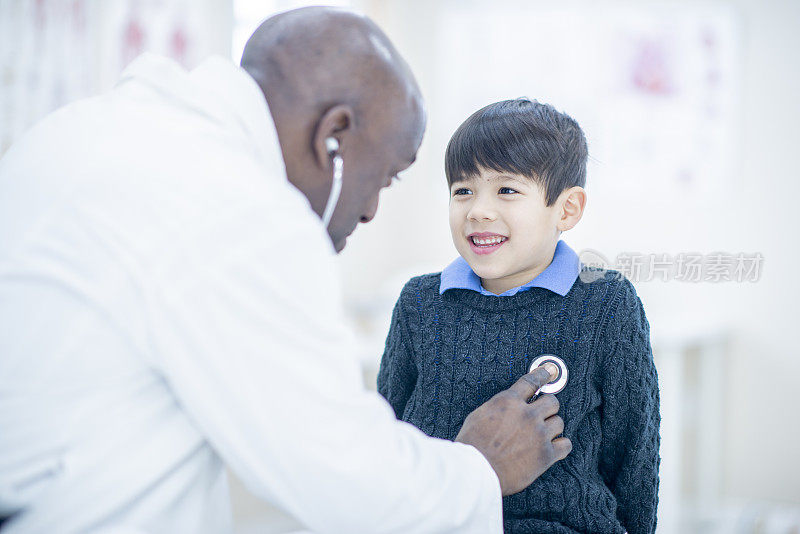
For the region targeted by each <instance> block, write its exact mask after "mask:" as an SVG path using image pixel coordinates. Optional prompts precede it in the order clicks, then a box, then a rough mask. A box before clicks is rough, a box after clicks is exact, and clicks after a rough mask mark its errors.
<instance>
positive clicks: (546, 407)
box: [529, 394, 561, 419]
mask: <svg viewBox="0 0 800 534" xmlns="http://www.w3.org/2000/svg"><path fill="white" fill-rule="evenodd" d="M560 407H561V403H559V402H558V399H557V398H556V396H555V395H552V394H547V395H542V396H541V397H539V398H537V399H536V400H535V401H533V402H532V403H531V404H530V406H529V413H530V414H531V416H533V417H535V418H541V419H547V418H548V417H551V416H553V415H556V414H557V413H558V410H559V408H560Z"/></svg>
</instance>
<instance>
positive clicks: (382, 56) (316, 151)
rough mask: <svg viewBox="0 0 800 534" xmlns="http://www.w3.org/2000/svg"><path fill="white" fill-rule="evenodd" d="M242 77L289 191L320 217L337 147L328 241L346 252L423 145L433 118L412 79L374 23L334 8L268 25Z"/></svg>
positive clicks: (253, 41)
mask: <svg viewBox="0 0 800 534" xmlns="http://www.w3.org/2000/svg"><path fill="white" fill-rule="evenodd" d="M242 67H243V68H244V69H245V70H246V71H247V72H248V73H249V74H250V75H251V76H252V77H253V79H255V81H256V82H257V83H258V85H259V87H260V88H261V90H262V92H263V93H264V96H265V98H266V100H267V104H268V106H269V109H270V112H271V114H272V118H273V120H274V122H275V127H276V130H277V132H278V138H279V141H280V145H281V151H282V153H283V158H284V163H285V165H286V173H287V176H288V178H289V181H290V182H292V184H294V185H295V186H296V187H297V188H298V189H300V190H301V191H302V192H303V193H304V194H305V195H306V197H308V199H309V201H310V203H311V207H312V208H313V209H314V211H316V212H317V213H318V214H322V212H323V210H324V209H325V204H326V201H327V199H328V195H329V193H330V191H331V182H332V172H333V163H332V158H331V155H330V154H329V152H328V149H327V148H326V145H325V140H326V139H327V138H329V137H333V138H335V139H336V140H337V142H338V145H339V149H338V154H339V155H340V156H341V157H342V159H343V163H344V165H343V186H342V193H341V198H340V200H339V202H338V204H337V206H336V209H335V211H334V212H333V217H332V218H331V222H330V225H329V226H328V233H329V234H330V236H331V239H332V241H333V243H334V246H335V247H336V250H337V251H339V250H341V249H342V248H344V245H345V240H346V238H347V236H348V235H349V234H350V233H351V232H352V231H353V230H354V229H355V227H356V225H357V224H358V223H359V222H369V221H370V220H371V219H372V218H373V217H374V216H375V212H376V210H377V207H378V197H379V193H380V191H381V189H382V188H384V187H387V186H389V185H390V184H391V182H392V178H393V177H394V176H395V175H396V174H397V173H398V172H400V171H402V170H404V169H405V168H407V167H408V166H410V165H411V164H412V163H413V161H414V159H415V157H416V152H417V149H418V148H419V145H420V143H421V142H422V134H423V132H424V130H425V111H424V105H423V101H422V96H421V94H420V91H419V87H418V86H417V83H416V80H415V79H414V76H413V74H412V73H411V70H410V69H409V67H408V65H407V64H406V62H405V61H404V60H403V58H402V57H401V56H400V55H399V53H398V52H397V50H396V49H395V48H394V45H392V43H391V42H390V41H389V39H388V38H387V37H386V35H385V34H384V33H383V32H382V31H381V29H380V28H378V26H377V25H375V23H374V22H372V21H371V20H370V19H368V18H367V17H364V16H362V15H359V14H357V13H353V12H351V11H346V10H342V9H336V8H325V7H312V8H303V9H297V10H293V11H288V12H285V13H281V14H279V15H275V16H274V17H271V18H269V19H267V20H266V21H265V22H264V23H262V24H261V26H259V28H258V29H257V30H256V31H255V32H254V33H253V35H252V36H251V37H250V40H249V41H248V42H247V45H246V46H245V49H244V54H243V55H242Z"/></svg>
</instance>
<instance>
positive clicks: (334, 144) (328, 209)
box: [322, 137, 344, 228]
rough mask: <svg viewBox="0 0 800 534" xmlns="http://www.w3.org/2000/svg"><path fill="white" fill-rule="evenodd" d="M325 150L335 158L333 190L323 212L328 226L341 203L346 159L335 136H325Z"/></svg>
mask: <svg viewBox="0 0 800 534" xmlns="http://www.w3.org/2000/svg"><path fill="white" fill-rule="evenodd" d="M325 150H327V151H328V154H329V155H330V157H331V158H333V180H332V182H331V192H330V194H329V195H328V202H327V204H325V211H324V212H323V213H322V225H323V226H324V227H325V228H327V227H328V225H329V224H330V223H331V217H333V212H334V210H335V209H336V204H338V203H339V194H341V192H342V169H343V167H344V161H343V160H342V156H341V155H339V141H337V140H336V138H335V137H326V138H325Z"/></svg>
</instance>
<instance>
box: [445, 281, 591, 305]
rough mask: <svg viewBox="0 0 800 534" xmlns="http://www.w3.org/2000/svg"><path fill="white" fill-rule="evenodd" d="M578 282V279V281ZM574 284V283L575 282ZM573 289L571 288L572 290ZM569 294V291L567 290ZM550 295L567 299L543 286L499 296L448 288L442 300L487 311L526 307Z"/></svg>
mask: <svg viewBox="0 0 800 534" xmlns="http://www.w3.org/2000/svg"><path fill="white" fill-rule="evenodd" d="M576 283H577V281H576ZM573 286H574V284H573ZM571 290H572V289H571V288H570V291H571ZM567 295H569V292H567ZM548 297H552V298H557V299H565V298H567V296H566V295H565V296H561V295H559V294H557V293H554V292H552V291H550V290H549V289H545V288H543V287H532V288H530V289H527V290H525V291H521V292H519V293H517V294H515V295H507V296H504V297H498V296H494V295H482V294H481V293H478V292H477V291H472V290H470V289H448V290H447V291H445V292H444V293H442V301H444V302H451V303H457V304H460V305H466V306H469V307H471V308H476V309H479V310H487V311H507V310H518V309H520V308H526V307H528V306H531V305H533V304H536V303H538V302H543V301H544V300H546V299H547V298H548Z"/></svg>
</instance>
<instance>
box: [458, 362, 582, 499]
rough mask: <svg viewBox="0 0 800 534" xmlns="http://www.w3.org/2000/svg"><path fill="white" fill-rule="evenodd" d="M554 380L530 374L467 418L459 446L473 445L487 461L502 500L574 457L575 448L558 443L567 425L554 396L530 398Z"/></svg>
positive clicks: (568, 443)
mask: <svg viewBox="0 0 800 534" xmlns="http://www.w3.org/2000/svg"><path fill="white" fill-rule="evenodd" d="M554 378H555V376H554V375H551V374H550V372H549V371H548V370H546V369H545V368H544V367H538V368H536V369H534V370H533V371H531V372H530V373H528V374H526V375H525V376H523V377H522V378H520V379H519V380H517V382H516V383H515V384H514V385H513V386H511V387H510V388H508V389H507V390H505V391H501V392H500V393H498V394H497V395H495V396H494V397H492V398H491V399H489V400H488V401H486V402H485V403H484V404H482V405H481V406H479V407H478V408H477V409H476V410H475V411H474V412H472V413H471V414H469V415H468V416H467V418H466V420H465V421H464V425H463V426H462V427H461V431H460V432H459V433H458V436H456V439H455V441H458V442H461V443H466V444H468V445H472V446H473V447H475V448H476V449H478V450H479V451H480V452H481V453H482V454H483V455H484V456H485V457H486V459H487V460H488V461H489V464H490V465H491V466H492V468H493V469H494V471H495V473H497V478H499V479H500V489H501V490H502V493H503V496H506V495H511V494H514V493H517V492H520V491H522V490H523V489H525V488H527V487H528V486H530V484H531V483H532V482H533V481H534V480H536V479H537V478H539V476H541V475H542V473H544V472H545V471H547V470H548V469H549V468H550V466H552V465H553V464H554V463H556V462H557V461H558V460H563V459H564V458H566V456H567V455H568V454H569V453H570V451H572V442H571V441H570V440H569V439H567V438H564V437H558V436H559V435H560V434H561V433H562V432H563V431H564V421H563V420H562V419H561V418H560V417H559V416H558V415H556V414H557V413H558V408H559V403H558V400H557V399H556V398H555V397H554V396H553V395H542V396H540V397H539V398H537V399H536V400H535V401H534V402H532V403H530V404H529V401H530V399H531V397H533V395H534V394H535V393H536V392H537V391H538V390H539V388H540V387H542V386H543V385H544V384H547V383H548V382H549V381H550V380H551V379H554Z"/></svg>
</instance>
